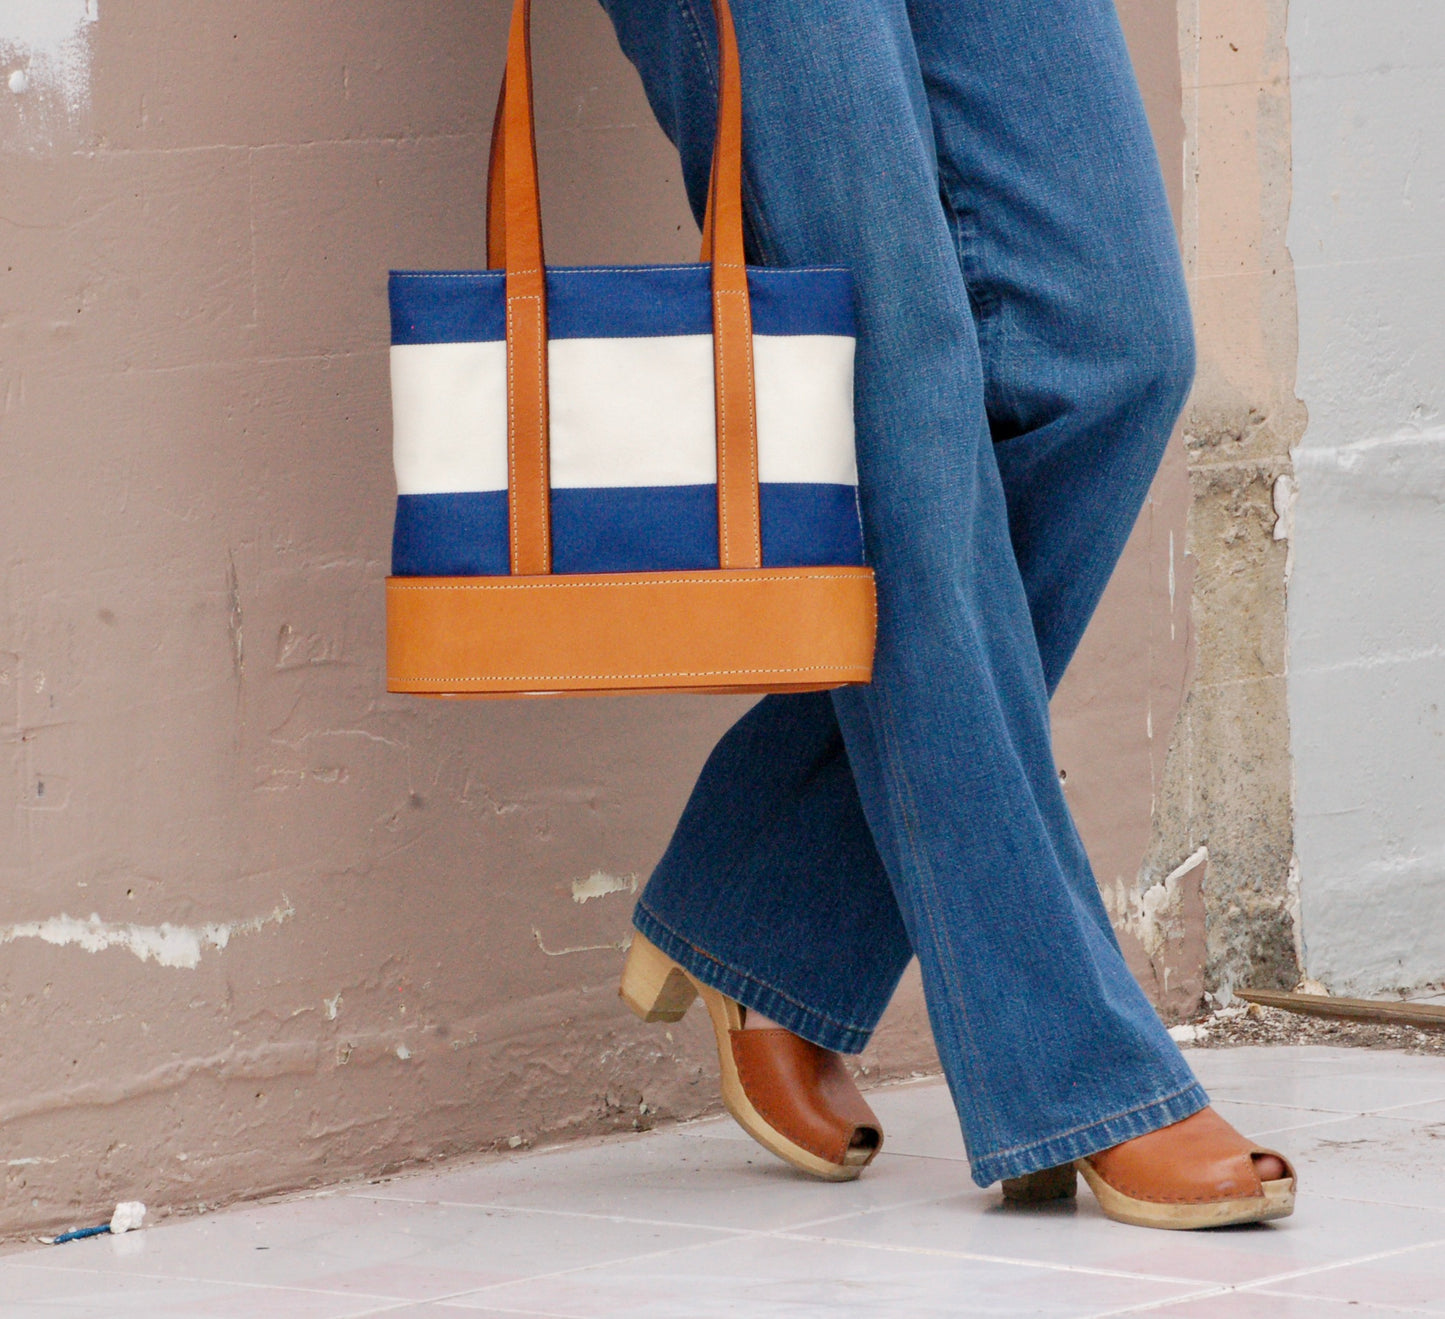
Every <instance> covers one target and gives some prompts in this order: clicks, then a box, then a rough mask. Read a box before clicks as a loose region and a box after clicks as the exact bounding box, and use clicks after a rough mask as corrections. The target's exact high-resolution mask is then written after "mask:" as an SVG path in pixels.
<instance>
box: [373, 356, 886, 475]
mask: <svg viewBox="0 0 1445 1319" xmlns="http://www.w3.org/2000/svg"><path fill="white" fill-rule="evenodd" d="M753 345H754V351H753V356H754V364H755V371H756V373H757V395H758V465H759V477H760V479H762V480H763V481H789V482H801V483H828V484H838V485H854V484H856V483H857V479H858V478H857V468H856V464H855V462H854V455H853V340H852V339H850V338H844V337H841V336H837V335H759V336H756V337H755V338H754V340H753ZM548 362H549V368H550V370H549V374H550V383H551V388H550V402H551V414H552V415H551V421H552V452H551V458H552V484H553V485H554V486H556V487H559V488H565V487H570V488H607V487H616V486H658V485H704V484H711V483H712V482H714V481H715V480H716V479H717V477H716V462H717V457H716V448H715V442H714V419H713V406H714V405H713V381H712V372H713V365H712V340H711V338H710V337H709V336H707V335H678V336H670V337H659V338H646V339H559V340H555V341H553V342H552V344H551V345H549V350H548ZM391 381H392V401H393V414H394V423H395V424H394V441H393V452H394V456H395V462H396V478H397V489H398V490H399V492H400V493H401V494H404V495H406V494H448V493H458V492H463V491H469V490H503V489H505V488H506V485H507V448H506V415H507V404H506V347H505V345H504V344H502V343H499V342H493V343H450V344H399V345H396V346H394V347H393V348H392V350H391Z"/></svg>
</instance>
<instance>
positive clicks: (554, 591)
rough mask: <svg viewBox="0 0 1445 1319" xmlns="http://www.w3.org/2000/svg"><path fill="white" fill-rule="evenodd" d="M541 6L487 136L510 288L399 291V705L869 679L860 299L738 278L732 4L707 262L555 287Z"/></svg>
mask: <svg viewBox="0 0 1445 1319" xmlns="http://www.w3.org/2000/svg"><path fill="white" fill-rule="evenodd" d="M528 10H529V3H528V0H516V4H515V9H514V12H513V20H512V32H511V38H510V46H509V51H508V63H507V74H506V82H505V85H504V90H503V97H502V102H501V104H499V106H498V126H497V128H496V129H495V130H494V140H493V153H492V177H491V186H490V194H489V208H488V209H489V215H488V254H489V258H490V264H491V265H492V266H493V267H494V268H493V269H490V270H485V271H456V272H433V271H399V272H394V273H393V274H392V277H391V283H390V298H391V319H392V348H391V384H392V403H393V453H394V462H395V469H396V480H397V492H398V493H397V506H396V524H395V533H394V537H393V547H392V576H391V577H390V578H389V579H388V583H387V607H388V686H389V687H390V688H391V689H392V690H395V691H412V692H419V693H423V694H454V695H509V694H510V695H515V694H555V693H583V692H603V691H653V690H676V689H683V690H695V691H779V690H811V689H817V688H820V687H831V686H838V685H841V684H844V683H850V682H866V681H867V680H868V677H869V675H870V671H871V662H872V648H873V635H874V630H875V607H874V599H873V580H872V574H871V572H870V571H869V569H868V568H867V567H866V565H865V563H864V552H863V541H862V534H861V530H860V518H859V511H858V498H857V484H858V478H857V470H856V464H855V459H854V447H853V350H854V329H853V294H852V285H851V280H850V277H849V274H848V272H847V271H846V270H843V269H839V268H833V267H818V268H808V269H762V268H750V267H747V266H746V265H745V262H744V260H743V244H742V201H741V133H742V127H741V83H740V80H739V79H740V74H739V70H738V65H737V53H736V44H735V41H734V38H733V34H732V24H731V18H730V15H729V13H728V9H727V4H726V0H717V14H718V25H719V45H720V50H721V57H722V58H721V66H720V84H721V95H720V104H719V123H718V142H717V146H716V148H715V161H714V173H713V191H712V195H711V197H710V199H709V207H708V221H707V225H706V226H705V236H704V258H703V260H702V261H701V262H699V263H698V264H695V265H680V266H634V267H604V268H555V269H547V268H546V267H545V265H544V263H543V260H542V248H541V221H540V211H539V209H538V199H537V189H536V160H535V148H534V146H533V141H532V112H531V80H530V69H529V68H528V60H527V26H528Z"/></svg>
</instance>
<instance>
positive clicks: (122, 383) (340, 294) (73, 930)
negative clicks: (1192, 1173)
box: [0, 0, 1199, 1232]
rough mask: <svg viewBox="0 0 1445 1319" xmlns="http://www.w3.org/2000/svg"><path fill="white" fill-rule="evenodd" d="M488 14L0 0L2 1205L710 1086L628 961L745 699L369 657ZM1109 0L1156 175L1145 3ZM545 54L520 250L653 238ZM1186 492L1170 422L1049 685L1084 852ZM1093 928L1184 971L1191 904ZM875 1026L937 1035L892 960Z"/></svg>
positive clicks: (1166, 139) (1163, 597)
mask: <svg viewBox="0 0 1445 1319" xmlns="http://www.w3.org/2000/svg"><path fill="white" fill-rule="evenodd" d="M505 9H506V6H505V4H504V3H502V2H501V0H488V2H487V3H483V4H478V3H475V0H431V3H428V4H426V5H417V4H414V3H409V2H408V0H349V2H348V3H341V2H340V0H306V2H305V3H302V2H301V0H286V2H285V3H280V2H272V3H266V4H262V3H257V2H255V0H246V2H234V0H233V2H230V3H220V0H106V2H105V4H104V5H102V6H100V7H99V8H97V6H96V4H95V3H94V0H89V3H87V0H6V3H0V234H3V236H4V249H3V253H0V257H3V260H0V398H3V404H0V475H3V489H4V491H5V514H4V517H3V519H0V792H3V793H4V803H5V804H4V808H3V809H0V1132H3V1150H4V1152H3V1156H0V1162H3V1165H4V1169H3V1170H4V1181H3V1187H4V1189H3V1199H0V1232H15V1231H19V1230H21V1229H22V1228H24V1229H26V1230H35V1229H38V1228H41V1227H44V1226H47V1225H54V1224H57V1223H64V1222H70V1221H89V1220H91V1219H94V1218H96V1216H97V1214H99V1213H100V1212H101V1211H102V1210H108V1206H109V1205H110V1204H112V1203H113V1202H114V1201H115V1200H117V1199H120V1198H132V1197H134V1198H141V1199H145V1200H147V1201H149V1202H150V1203H152V1204H153V1205H158V1206H160V1207H162V1208H174V1207H186V1206H195V1205H201V1204H214V1203H218V1202H221V1201H224V1200H227V1199H232V1198H235V1197H237V1196H242V1195H255V1194H259V1193H263V1192H266V1191H269V1190H274V1189H278V1188H282V1187H293V1186H299V1185H305V1184H314V1183H318V1182H323V1181H329V1180H335V1179H337V1178H340V1177H345V1176H352V1175H361V1174H371V1173H375V1172H377V1171H378V1170H381V1169H384V1168H387V1167H391V1166H395V1165H398V1164H400V1163H404V1162H408V1161H416V1160H425V1159H431V1158H439V1157H445V1156H447V1155H450V1154H453V1153H457V1152H461V1151H471V1150H477V1149H487V1148H506V1147H509V1146H515V1145H518V1144H525V1143H529V1142H531V1141H533V1140H536V1139H541V1138H548V1139H551V1138H555V1137H558V1136H563V1135H567V1134H575V1133H584V1132H595V1131H600V1130H606V1129H612V1128H618V1127H623V1128H628V1127H632V1126H633V1125H647V1124H649V1123H651V1122H652V1121H654V1120H656V1118H657V1117H658V1116H662V1117H669V1116H686V1115H691V1114H695V1113H697V1112H700V1111H702V1110H703V1109H704V1108H706V1107H708V1106H709V1105H712V1104H714V1103H715V1092H714V1089H713V1085H712V1082H711V1079H710V1067H711V1065H710V1061H709V1057H708V1054H709V1048H710V1045H709V1041H708V1039H707V1038H706V1036H705V1033H704V1029H703V1026H702V1023H701V1022H700V1021H687V1022H684V1023H683V1024H682V1025H681V1026H680V1027H677V1028H674V1029H673V1030H671V1031H669V1032H661V1031H658V1030H655V1029H651V1028H643V1027H640V1026H638V1025H636V1024H635V1023H634V1022H632V1020H631V1019H630V1018H629V1017H628V1016H626V1014H625V1013H624V1012H623V1011H622V1010H621V1009H620V1007H619V1005H618V1003H617V1000H616V997H615V993H614V986H615V977H616V974H617V970H618V967H619V964H620V957H621V947H622V945H623V943H624V941H625V939H626V937H627V930H628V922H627V916H628V910H629V900H630V897H631V894H632V893H633V891H634V889H635V887H636V884H637V883H638V881H639V880H640V879H642V878H644V877H645V876H646V874H647V871H648V869H649V867H650V866H651V864H652V863H653V861H654V859H655V858H656V856H657V855H658V853H659V852H660V850H661V848H662V846H663V844H664V842H665V840H666V838H667V835H668V832H669V829H670V827H671V825H672V823H673V821H674V819H675V818H676V815H677V813H678V811H679V810H680V808H681V805H682V802H683V800H684V798H685V796H686V793H687V791H688V788H689V786H690V784H691V782H692V779H693V777H694V776H695V774H696V771H697V769H698V767H699V765H700V764H701V761H702V758H703V757H704V755H705V754H706V752H707V750H708V748H709V747H710V746H711V744H712V742H713V741H714V740H715V738H716V737H717V735H718V734H719V733H720V732H721V730H722V729H723V728H724V727H726V726H727V724H728V723H729V722H730V721H731V720H732V719H733V718H734V717H735V716H736V714H737V713H738V712H739V710H740V709H741V708H742V706H741V704H740V703H739V702H737V701H727V700H720V699H703V698H694V699H681V698H677V699H672V698H655V699H647V700H599V701H583V702H567V703H562V704H556V705H550V704H541V705H537V704H514V703H506V702H503V703H464V702H462V703H429V702H424V701H420V700H412V699H403V698H399V697H388V696H386V695H385V694H384V693H383V691H382V680H381V662H380V661H381V623H382V613H381V594H380V581H381V578H382V577H383V575H384V574H385V571H386V566H387V557H388V542H389V530H390V510H391V500H392V496H393V489H392V485H391V475H390V469H389V454H388V441H389V435H388V429H389V428H388V402H387V394H386V354H385V344H386V339H387V324H386V308H385V299H384V281H385V272H386V270H387V268H388V267H389V266H420V267H432V268H456V267H465V266H470V265H476V264H479V263H480V262H481V260H482V254H483V234H482V202H483V165H484V160H485V152H486V139H487V133H488V129H489V116H490V111H491V106H492V103H493V100H494V98H495V94H496V86H497V78H498V75H499V73H500V69H499V57H500V53H501V49H502V45H503V33H504V27H505V20H506V14H505ZM1124 17H1125V19H1126V22H1127V24H1128V26H1129V30H1130V36H1131V40H1132V41H1133V43H1134V48H1135V50H1136V53H1137V55H1138V57H1139V63H1140V67H1141V70H1142V71H1143V73H1144V76H1145V81H1146V94H1147V97H1148V100H1149V103H1150V108H1151V113H1152V115H1153V118H1154V123H1155V128H1156V133H1157V134H1158V136H1159V139H1160V142H1161V154H1162V155H1163V157H1164V160H1165V162H1166V167H1167V172H1168V174H1169V176H1170V178H1171V183H1172V185H1173V186H1174V190H1175V195H1176V197H1178V196H1179V188H1178V181H1179V161H1180V159H1181V157H1182V122H1181V117H1180V109H1179V92H1178V76H1179V74H1178V69H1179V65H1178V59H1177V47H1176V44H1175V42H1176V38H1175V31H1174V26H1173V15H1172V13H1169V12H1167V11H1165V10H1163V9H1162V8H1161V7H1160V6H1157V5H1150V4H1145V3H1143V0H1130V3H1129V4H1128V5H1127V6H1125V8H1124ZM536 47H537V59H538V78H539V86H540V88H541V94H540V98H541V99H540V110H541V124H540V146H541V152H542V167H543V186H544V190H545V193H546V210H547V216H548V232H547V239H548V243H549V252H550V255H551V257H552V259H553V260H556V261H559V262H567V261H608V260H659V261H666V260H676V259H686V258H688V257H689V256H690V255H691V254H692V251H693V248H694V244H695V241H696V238H695V233H694V231H693V229H692V223H691V220H690V218H689V217H688V215H687V213H686V210H685V207H684V206H683V204H682V199H681V192H680V187H679V184H678V180H677V169H676V162H675V159H674V157H673V156H672V153H671V151H670V148H668V147H667V144H666V143H665V142H664V141H663V140H662V138H661V136H660V134H659V133H658V132H657V130H656V128H655V127H654V126H653V124H652V122H651V118H650V115H649V114H648V112H647V110H646V107H645V104H644V102H643V99H642V96H641V93H640V89H639V88H638V86H637V83H636V80H635V77H634V76H633V74H632V73H631V71H630V69H628V67H627V66H626V65H625V63H624V62H623V61H622V60H621V58H620V56H619V55H618V54H617V52H616V50H615V47H614V45H613V43H612V40H611V36H610V33H609V31H608V29H607V26H606V23H605V21H604V20H603V18H602V16H601V14H600V12H599V11H598V10H597V9H596V8H595V6H593V5H591V4H590V3H585V2H584V0H555V3H550V4H547V5H542V6H539V7H538V31H537V39H536ZM1187 503H1188V487H1187V481H1186V473H1185V469H1184V452H1183V449H1182V447H1180V448H1176V449H1175V450H1174V452H1173V453H1172V454H1171V457H1170V460H1169V463H1168V464H1167V465H1166V469H1165V472H1164V473H1163V474H1162V476H1161V480H1160V484H1159V486H1158V487H1157V489H1156V497H1155V499H1154V501H1153V502H1152V503H1151V506H1150V508H1149V510H1148V511H1147V513H1146V516H1145V518H1144V519H1143V520H1142V521H1141V525H1140V528H1139V531H1138V533H1137V534H1136V537H1135V540H1134V542H1133V543H1132V544H1131V548H1130V551H1129V554H1128V556H1127V558H1126V562H1125V565H1124V567H1123V569H1122V570H1121V573H1120V575H1119V578H1118V580H1117V581H1116V583H1115V584H1114V586H1113V587H1111V590H1110V593H1109V596H1108V598H1107V599H1106V602H1105V605H1104V608H1103V610H1102V611H1101V615H1100V619H1099V622H1098V626H1097V627H1096V628H1095V629H1094V630H1093V631H1092V632H1091V633H1090V636H1089V638H1088V639H1087V640H1086V642H1085V646H1084V650H1083V652H1082V653H1081V656H1080V659H1079V662H1078V665H1077V667H1076V670H1075V671H1074V672H1073V673H1072V674H1071V675H1070V678H1069V683H1068V686H1067V688H1066V690H1065V692H1064V693H1062V694H1061V697H1060V701H1059V706H1058V736H1059V742H1060V748H1061V761H1062V763H1063V765H1064V768H1065V769H1066V771H1067V773H1068V775H1069V778H1068V785H1069V792H1070V794H1071V796H1072V797H1073V799H1074V803H1075V806H1076V808H1077V810H1078V812H1079V815H1080V820H1081V827H1082V829H1083V831H1084V834H1085V836H1086V839H1087V840H1088V842H1089V845H1090V847H1091V850H1092V851H1093V854H1094V856H1095V858H1096V861H1097V863H1098V868H1099V871H1100V874H1101V877H1102V878H1103V879H1104V880H1105V882H1106V883H1108V884H1113V885H1116V886H1117V885H1125V886H1127V885H1128V884H1130V883H1132V882H1133V877H1134V876H1135V875H1136V872H1137V871H1138V863H1139V857H1140V856H1141V855H1142V854H1143V852H1144V850H1145V847H1146V845H1148V843H1149V839H1150V836H1151V830H1155V831H1156V833H1157V823H1158V821H1157V812H1156V810H1155V807H1156V804H1157V801H1158V800H1159V798H1160V793H1159V788H1158V785H1159V784H1160V783H1161V781H1162V780H1163V778H1164V776H1165V764H1164V758H1165V748H1166V746H1167V744H1168V740H1169V730H1170V728H1171V727H1172V726H1173V725H1174V711H1175V709H1176V708H1177V706H1178V704H1179V701H1180V699H1181V696H1182V694H1183V690H1184V686H1185V674H1186V668H1187V662H1188V648H1189V645H1190V644H1191V636H1192V632H1191V630H1190V626H1189V623H1188V607H1187V601H1188V598H1189V564H1188V562H1187V561H1186V560H1185V558H1184V531H1185V515H1186V508H1187ZM1176 740H1177V739H1176ZM1193 847H1194V842H1193V840H1192V839H1189V838H1178V839H1172V840H1170V842H1169V848H1170V849H1172V850H1170V852H1169V857H1168V859H1167V864H1166V865H1165V866H1164V868H1165V869H1168V868H1170V867H1172V866H1174V865H1175V864H1176V863H1177V860H1178V859H1179V856H1182V855H1184V854H1185V853H1187V852H1188V851H1190V850H1192V849H1193ZM1180 848H1183V849H1184V850H1183V851H1182V852H1181V851H1180V850H1179V849H1180ZM1176 853H1177V854H1178V855H1176ZM1190 920H1193V922H1194V923H1193V925H1190V924H1189V921H1188V920H1186V921H1185V922H1184V924H1183V925H1181V926H1180V927H1179V928H1180V929H1181V930H1183V931H1184V932H1185V933H1186V934H1187V933H1188V931H1189V930H1194V931H1195V935H1197V927H1198V919H1197V913H1195V915H1194V916H1192V917H1190ZM1159 928H1160V927H1159V925H1158V922H1155V925H1154V926H1153V927H1151V929H1152V930H1153V933H1157V932H1158V930H1159ZM1171 928H1172V927H1171ZM1153 933H1151V932H1150V931H1149V930H1146V931H1145V934H1146V935H1147V936H1148V937H1149V938H1153ZM1195 935H1190V936H1189V937H1190V938H1195ZM1171 937H1172V936H1171ZM1125 938H1126V944H1127V946H1128V947H1129V949H1130V951H1131V956H1132V958H1133V960H1134V964H1135V965H1136V967H1137V968H1138V969H1139V970H1140V974H1141V975H1142V976H1143V977H1144V978H1145V980H1146V982H1147V983H1149V984H1150V985H1151V987H1152V988H1154V989H1155V990H1156V992H1160V991H1161V990H1162V989H1163V988H1164V982H1163V980H1162V979H1161V978H1160V974H1159V970H1158V968H1159V967H1160V966H1163V965H1164V963H1165V962H1168V961H1169V960H1170V959H1173V961H1172V963H1171V964H1172V965H1176V966H1178V967H1181V968H1186V969H1187V965H1188V963H1189V962H1190V959H1191V957H1192V958H1193V961H1194V971H1193V972H1192V974H1193V977H1194V983H1197V981H1198V966H1197V963H1198V957H1197V955H1195V953H1192V952H1191V951H1190V950H1191V949H1192V948H1193V947H1194V945H1193V944H1191V943H1190V942H1189V939H1188V938H1185V937H1183V935H1181V936H1180V937H1179V938H1175V939H1174V940H1173V942H1172V943H1170V942H1169V941H1168V940H1167V939H1166V940H1164V941H1163V942H1161V943H1157V946H1155V945H1151V946H1149V947H1146V945H1145V942H1144V941H1142V940H1138V939H1135V938H1134V936H1133V935H1132V933H1131V932H1130V930H1128V929H1126V930H1125ZM1198 942H1199V940H1198V939H1197V938H1195V943H1198ZM1166 945H1167V946H1166ZM1161 959H1162V960H1161ZM1180 974H1183V971H1181V972H1180ZM1178 983H1179V979H1178V977H1177V976H1176V980H1175V985H1176V986H1177V984H1178ZM1186 997H1187V995H1186ZM862 1065H863V1067H864V1068H865V1070H866V1071H867V1073H868V1074H869V1075H870V1076H873V1077H877V1076H880V1075H896V1074H899V1073H902V1072H907V1071H910V1070H913V1069H916V1068H923V1067H929V1066H931V1065H932V1052H931V1045H930V1043H929V1041H928V1037H927V1029H926V1023H925V1021H924V1018H923V1015H922V1011H921V1004H920V1001H919V995H918V990H917V984H916V981H913V980H909V981H907V982H905V987H904V990H903V991H902V993H901V994H900V996H899V999H898V1000H897V1001H896V1002H895V1005H894V1008H893V1009H892V1011H891V1012H890V1016H889V1019H888V1022H887V1023H886V1024H885V1029H884V1030H883V1031H882V1032H880V1036H879V1039H878V1041H877V1043H876V1044H875V1047H874V1049H873V1050H872V1051H871V1052H870V1054H869V1055H867V1056H865V1058H864V1059H863V1063H862Z"/></svg>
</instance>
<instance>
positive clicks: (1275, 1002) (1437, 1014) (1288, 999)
mask: <svg viewBox="0 0 1445 1319" xmlns="http://www.w3.org/2000/svg"><path fill="white" fill-rule="evenodd" d="M1234 995H1235V997H1236V998H1242V999H1243V1000H1244V1001H1245V1002H1246V1003H1258V1004H1259V1005H1260V1007H1264V1008H1283V1009H1284V1010H1285V1011H1286V1012H1298V1013H1300V1014H1302V1015H1303V1016H1306V1017H1337V1018H1341V1019H1343V1020H1346V1021H1370V1022H1375V1023H1377V1024H1382V1025H1390V1026H1414V1027H1415V1028H1416V1029H1417V1030H1445V1003H1404V1002H1399V1001H1393V1002H1391V1001H1386V1002H1380V1001H1379V1000H1377V999H1371V998H1335V997H1334V996H1333V995H1330V994H1285V993H1281V992H1280V991H1279V990H1275V989H1236V990H1235V991H1234Z"/></svg>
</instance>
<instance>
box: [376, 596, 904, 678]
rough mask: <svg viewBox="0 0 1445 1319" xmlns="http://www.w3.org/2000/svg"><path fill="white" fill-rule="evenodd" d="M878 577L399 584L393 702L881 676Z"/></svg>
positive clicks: (391, 601)
mask: <svg viewBox="0 0 1445 1319" xmlns="http://www.w3.org/2000/svg"><path fill="white" fill-rule="evenodd" d="M876 630H877V607H876V602H875V596H874V588H873V573H872V570H871V569H869V568H845V567H827V568H746V569H733V570H712V571H708V572H674V573H587V574H571V575H567V574H557V575H553V576H547V577H522V576H512V577H389V578H387V582H386V674H387V683H386V685H387V690H388V691H393V692H413V693H420V694H426V695H479V696H480V695H490V696H505V695H517V696H523V695H534V694H535V695H542V694H546V695H564V694H572V695H582V694H585V693H589V692H618V693H620V692H644V691H699V692H701V691H714V692H717V691H727V692H743V691H751V692H760V691H809V690H811V691H816V690H819V689H823V688H828V687H840V686H844V685H845V684H849V683H864V682H867V681H869V679H870V678H871V676H872V668H873V641H874V635H875V632H876Z"/></svg>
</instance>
